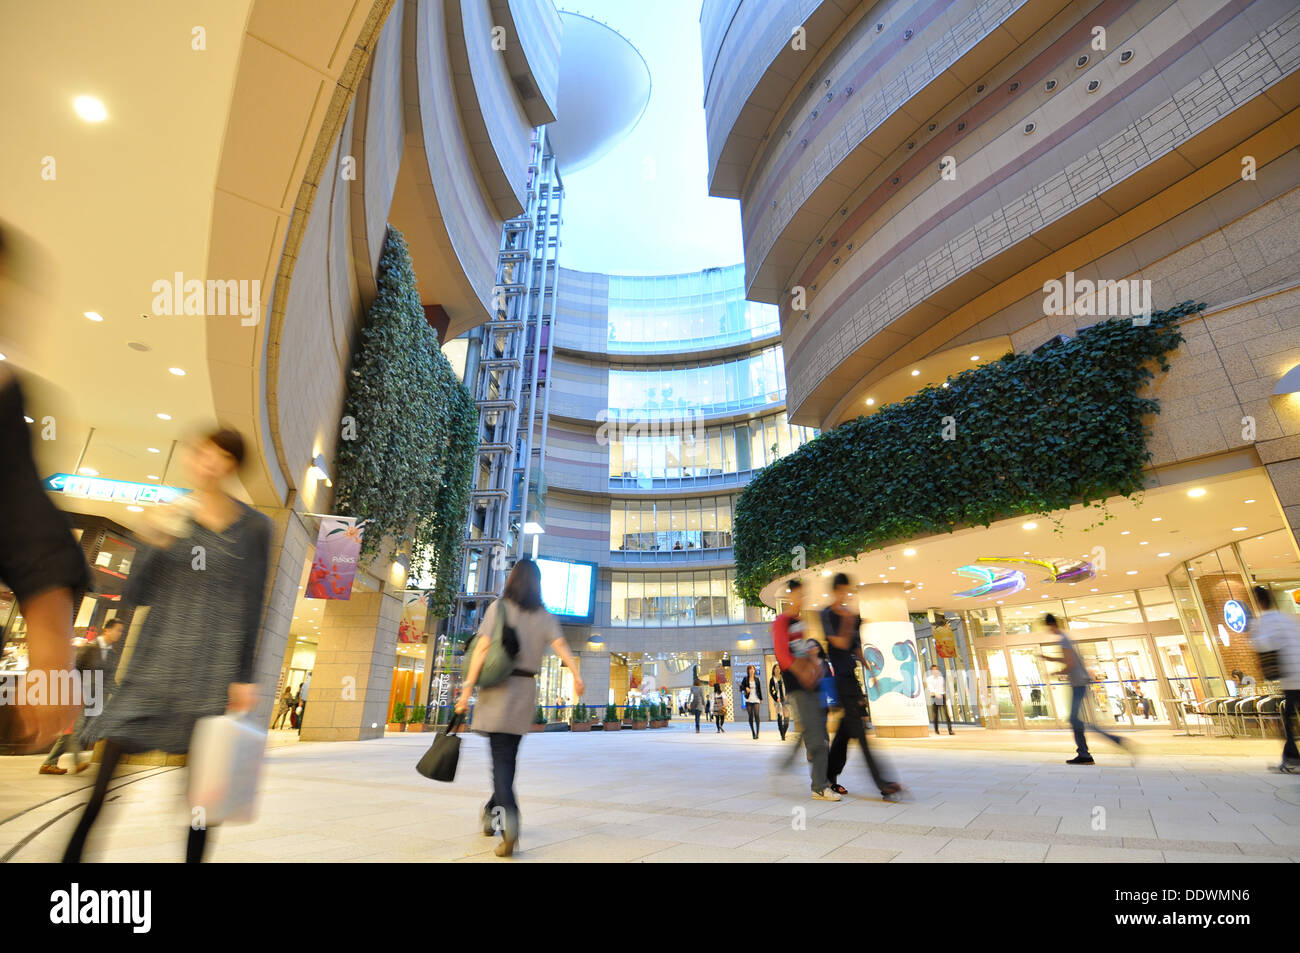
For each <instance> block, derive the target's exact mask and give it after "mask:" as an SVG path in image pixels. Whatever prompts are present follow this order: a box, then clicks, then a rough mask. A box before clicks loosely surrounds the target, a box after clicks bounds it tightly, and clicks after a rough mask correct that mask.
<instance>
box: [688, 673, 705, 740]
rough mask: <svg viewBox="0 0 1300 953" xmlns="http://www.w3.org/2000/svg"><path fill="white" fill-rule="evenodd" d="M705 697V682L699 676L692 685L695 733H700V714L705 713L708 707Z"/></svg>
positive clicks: (692, 712)
mask: <svg viewBox="0 0 1300 953" xmlns="http://www.w3.org/2000/svg"><path fill="white" fill-rule="evenodd" d="M707 704H708V703H707V702H706V700H705V698H704V684H703V683H702V682H701V681H700V680H699V679H698V678H697V679H696V680H695V683H694V684H693V685H692V686H691V714H693V715H694V716H695V733H696V734H697V735H698V734H699V733H700V715H702V714H704V710H705V708H706V707H707Z"/></svg>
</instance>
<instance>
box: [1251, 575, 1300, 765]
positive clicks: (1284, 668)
mask: <svg viewBox="0 0 1300 953" xmlns="http://www.w3.org/2000/svg"><path fill="white" fill-rule="evenodd" d="M1254 591H1255V602H1256V603H1258V604H1259V608H1260V613H1259V618H1257V619H1256V620H1255V629H1254V631H1253V632H1252V633H1251V636H1250V644H1251V647H1252V648H1253V649H1254V650H1255V651H1256V652H1276V653H1277V655H1276V656H1274V658H1275V659H1276V660H1277V669H1278V671H1277V676H1278V679H1279V680H1280V681H1281V683H1282V694H1283V695H1284V696H1285V698H1286V701H1285V709H1286V710H1285V711H1284V712H1283V713H1282V725H1283V730H1284V731H1285V733H1286V743H1285V744H1284V745H1283V746H1282V763H1281V764H1280V765H1278V767H1279V769H1280V770H1282V771H1285V772H1287V773H1294V772H1296V771H1300V752H1297V751H1296V735H1295V718H1296V715H1297V714H1298V713H1300V625H1297V624H1296V620H1295V617H1294V616H1290V615H1287V614H1286V613H1283V612H1279V611H1278V610H1277V606H1276V604H1275V603H1274V601H1273V593H1272V592H1271V591H1270V590H1269V588H1268V587H1267V586H1256V587H1255V590H1254ZM1264 674H1265V675H1268V674H1269V673H1268V669H1267V668H1266V669H1265V672H1264Z"/></svg>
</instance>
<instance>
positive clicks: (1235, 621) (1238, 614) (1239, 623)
mask: <svg viewBox="0 0 1300 953" xmlns="http://www.w3.org/2000/svg"><path fill="white" fill-rule="evenodd" d="M1223 621H1224V622H1226V623H1228V628H1230V629H1231V630H1232V631H1233V632H1236V633H1237V634H1238V635H1240V634H1241V633H1242V632H1245V631H1246V607H1245V606H1243V605H1242V604H1241V603H1240V602H1238V601H1237V600H1236V599H1229V600H1228V601H1227V602H1225V603H1224V604H1223Z"/></svg>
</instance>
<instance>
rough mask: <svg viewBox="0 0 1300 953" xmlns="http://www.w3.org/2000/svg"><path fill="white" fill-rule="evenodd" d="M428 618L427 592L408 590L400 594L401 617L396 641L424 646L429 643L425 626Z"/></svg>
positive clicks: (424, 590)
mask: <svg viewBox="0 0 1300 953" xmlns="http://www.w3.org/2000/svg"><path fill="white" fill-rule="evenodd" d="M428 618H429V590H427V589H408V590H406V591H405V592H403V593H402V617H401V619H399V620H398V622H397V641H398V642H405V643H408V644H411V643H414V644H424V643H427V642H428V641H429V633H428V632H426V631H425V625H426V624H427V620H428Z"/></svg>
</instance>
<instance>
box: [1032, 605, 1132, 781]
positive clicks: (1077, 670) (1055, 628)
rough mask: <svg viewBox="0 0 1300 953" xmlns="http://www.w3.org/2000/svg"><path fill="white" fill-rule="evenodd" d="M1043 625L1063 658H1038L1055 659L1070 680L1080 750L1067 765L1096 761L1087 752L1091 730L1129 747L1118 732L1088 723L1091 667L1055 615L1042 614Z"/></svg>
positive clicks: (1072, 718)
mask: <svg viewBox="0 0 1300 953" xmlns="http://www.w3.org/2000/svg"><path fill="white" fill-rule="evenodd" d="M1043 624H1044V625H1046V626H1047V630H1048V631H1049V632H1051V633H1052V634H1054V635H1055V636H1056V637H1057V645H1058V646H1060V649H1061V655H1060V657H1056V656H1052V655H1045V654H1043V653H1041V652H1040V653H1038V656H1039V658H1041V659H1043V660H1045V661H1048V662H1055V663H1056V664H1058V665H1063V666H1064V672H1065V675H1066V678H1067V679H1068V680H1069V682H1070V727H1071V728H1073V729H1074V744H1075V748H1076V749H1077V754H1076V755H1075V757H1073V758H1071V759H1069V760H1068V761H1066V762H1065V763H1066V764H1096V763H1097V762H1095V761H1094V760H1093V759H1092V754H1091V753H1090V752H1089V751H1088V739H1087V737H1086V735H1085V732H1086V731H1088V730H1092V731H1095V732H1097V734H1099V735H1101V736H1102V737H1103V738H1105V739H1106V740H1107V741H1109V742H1111V743H1112V744H1115V745H1118V746H1119V747H1121V748H1128V746H1129V742H1128V741H1126V740H1125V739H1124V738H1121V737H1120V736H1119V735H1113V734H1111V733H1110V732H1108V731H1103V730H1102V729H1100V728H1098V727H1097V726H1096V725H1093V724H1089V722H1088V720H1087V719H1086V718H1085V717H1084V715H1083V705H1084V701H1085V699H1086V698H1087V697H1088V684H1089V683H1090V682H1091V681H1092V677H1091V676H1090V675H1089V674H1088V669H1087V668H1086V667H1084V664H1083V659H1082V657H1081V656H1080V655H1079V648H1078V646H1076V645H1075V644H1074V640H1073V639H1071V638H1070V637H1069V636H1068V635H1066V634H1065V631H1064V630H1063V629H1062V628H1061V626H1060V623H1059V622H1057V620H1056V616H1054V615H1053V614H1052V613H1050V612H1049V613H1047V614H1046V615H1045V616H1043Z"/></svg>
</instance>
